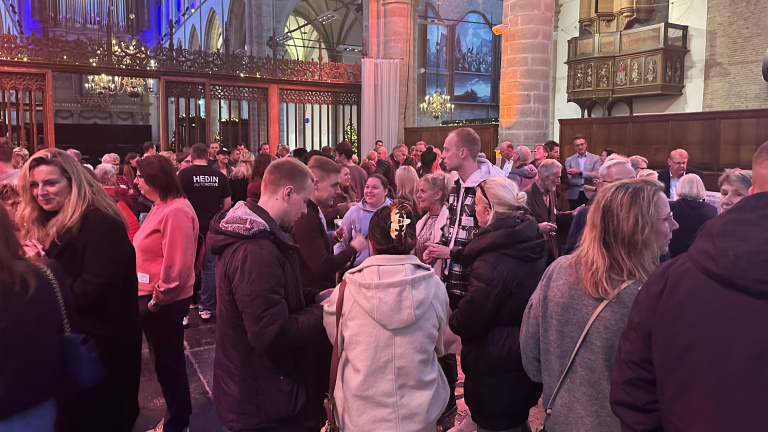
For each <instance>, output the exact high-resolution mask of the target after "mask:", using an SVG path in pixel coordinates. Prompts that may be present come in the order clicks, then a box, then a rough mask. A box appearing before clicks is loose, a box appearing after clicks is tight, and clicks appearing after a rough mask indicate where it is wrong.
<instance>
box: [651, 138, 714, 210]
mask: <svg viewBox="0 0 768 432" xmlns="http://www.w3.org/2000/svg"><path fill="white" fill-rule="evenodd" d="M667 165H669V169H665V170H661V171H659V181H660V182H662V183H664V194H666V195H667V197H668V198H669V199H670V200H672V201H675V200H677V182H678V181H680V179H681V178H682V177H683V176H684V175H686V174H696V175H697V176H699V177H700V178H701V181H704V173H703V172H701V171H699V170H697V169H696V168H693V167H689V166H688V152H687V151H685V150H683V149H675V150H672V152H670V153H669V159H667Z"/></svg>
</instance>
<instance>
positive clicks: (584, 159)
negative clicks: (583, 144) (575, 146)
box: [576, 153, 587, 190]
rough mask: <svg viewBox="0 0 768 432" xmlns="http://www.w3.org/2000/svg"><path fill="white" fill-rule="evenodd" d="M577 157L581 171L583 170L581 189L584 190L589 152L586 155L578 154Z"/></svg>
mask: <svg viewBox="0 0 768 432" xmlns="http://www.w3.org/2000/svg"><path fill="white" fill-rule="evenodd" d="M576 159H577V160H578V161H579V171H581V174H580V175H581V187H580V188H579V190H584V164H585V163H587V154H586V153H584V156H576Z"/></svg>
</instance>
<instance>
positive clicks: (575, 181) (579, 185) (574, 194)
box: [565, 135, 601, 210]
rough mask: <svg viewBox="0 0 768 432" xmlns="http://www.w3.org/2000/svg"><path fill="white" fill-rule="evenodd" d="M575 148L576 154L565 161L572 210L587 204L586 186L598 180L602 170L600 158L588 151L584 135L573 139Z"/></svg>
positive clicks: (569, 201)
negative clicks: (598, 171) (599, 172)
mask: <svg viewBox="0 0 768 432" xmlns="http://www.w3.org/2000/svg"><path fill="white" fill-rule="evenodd" d="M573 147H574V149H576V154H574V155H572V156H570V157H569V158H568V159H566V160H565V170H566V171H567V172H568V182H569V184H570V187H569V188H568V204H570V206H571V210H576V209H577V208H578V207H579V206H581V205H584V204H586V203H587V201H588V200H587V195H586V194H585V193H584V185H585V184H590V183H591V182H592V180H594V179H596V178H598V174H597V170H599V169H600V165H601V164H600V156H598V155H595V154H592V153H590V152H588V151H587V140H586V139H585V138H584V136H583V135H576V136H575V137H573Z"/></svg>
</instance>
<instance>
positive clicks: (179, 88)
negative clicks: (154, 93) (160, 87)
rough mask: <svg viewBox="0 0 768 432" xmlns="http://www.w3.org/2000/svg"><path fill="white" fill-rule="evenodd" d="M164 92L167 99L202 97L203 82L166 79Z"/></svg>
mask: <svg viewBox="0 0 768 432" xmlns="http://www.w3.org/2000/svg"><path fill="white" fill-rule="evenodd" d="M165 94H166V96H167V97H168V98H169V99H171V98H174V99H175V98H180V99H196V100H197V99H202V98H204V97H205V84H204V83H195V82H182V81H166V82H165Z"/></svg>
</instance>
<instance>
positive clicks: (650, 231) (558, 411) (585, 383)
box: [520, 179, 678, 432]
mask: <svg viewBox="0 0 768 432" xmlns="http://www.w3.org/2000/svg"><path fill="white" fill-rule="evenodd" d="M677 227H678V225H677V223H676V222H675V220H674V219H673V217H672V212H671V211H670V209H669V201H668V199H667V197H666V196H665V195H664V189H663V187H662V185H661V183H659V182H657V181H653V180H649V179H630V180H624V181H619V182H616V183H612V184H609V185H608V186H606V187H605V188H604V189H602V190H601V191H600V193H599V194H598V195H597V197H596V198H595V202H594V203H593V204H592V207H591V209H590V210H589V215H588V216H587V224H586V226H585V228H584V233H583V234H582V237H581V242H580V243H579V246H578V248H577V249H576V251H575V252H574V253H573V254H572V255H567V256H564V257H561V258H559V259H557V260H556V261H555V262H554V263H552V265H551V266H550V267H549V268H548V269H547V271H546V272H545V273H544V276H543V277H542V279H541V282H540V283H539V286H538V288H537V289H536V292H535V293H534V294H533V296H532V297H531V300H530V302H529V303H528V307H527V309H526V312H525V316H524V318H523V326H522V330H521V337H520V344H521V351H522V359H523V365H524V366H525V371H526V373H527V374H528V376H529V377H531V379H533V380H534V381H537V382H541V383H543V385H544V390H543V403H544V406H545V407H548V408H551V409H552V411H551V414H550V415H548V417H547V423H546V428H547V430H549V431H555V432H557V431H569V432H579V431H590V432H595V431H597V432H599V431H606V432H608V431H618V430H620V429H621V428H620V425H619V420H618V419H617V418H616V416H614V415H613V413H612V412H611V408H610V405H609V403H608V396H609V393H610V386H611V385H610V384H611V383H610V376H611V367H612V365H613V359H614V356H615V355H616V350H617V346H618V343H619V336H620V335H621V332H622V330H623V329H624V327H625V326H626V324H627V317H628V316H629V310H630V308H631V307H632V303H633V301H634V299H635V296H636V295H637V293H638V291H639V289H640V286H641V285H642V284H643V283H644V282H645V281H646V280H647V279H648V276H649V275H650V274H651V272H652V271H653V270H654V269H655V268H656V266H657V265H658V264H659V257H660V256H661V255H663V254H664V253H666V252H667V250H668V247H669V241H670V239H671V238H672V232H673V231H674V230H676V229H677ZM589 322H591V326H589V327H588V328H587V325H588V324H587V323H589ZM585 328H586V329H587V330H586V332H587V333H586V337H585V338H584V339H583V341H582V343H581V344H580V345H578V341H579V340H580V337H581V336H582V334H583V333H584V332H585ZM572 356H573V360H572V362H571V364H570V367H568V366H567V365H568V364H569V359H571V357H572ZM561 379H562V383H561V384H560V385H559V391H558V393H557V394H556V398H555V400H554V401H552V398H553V393H554V391H555V388H556V387H557V386H558V382H560V381H561ZM550 404H551V405H550Z"/></svg>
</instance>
